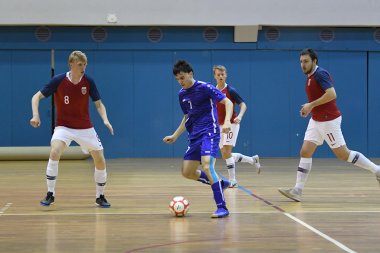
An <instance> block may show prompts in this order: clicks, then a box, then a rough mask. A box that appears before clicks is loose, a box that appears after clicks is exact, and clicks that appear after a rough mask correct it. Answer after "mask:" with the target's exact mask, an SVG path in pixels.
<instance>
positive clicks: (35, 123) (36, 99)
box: [30, 91, 45, 127]
mask: <svg viewBox="0 0 380 253" xmlns="http://www.w3.org/2000/svg"><path fill="white" fill-rule="evenodd" d="M43 98H45V96H44V95H43V94H42V93H41V91H38V92H37V93H36V94H34V95H33V97H32V113H33V116H32V119H31V120H30V125H32V127H39V126H40V125H41V120H40V113H39V111H38V107H39V105H40V100H41V99H43Z"/></svg>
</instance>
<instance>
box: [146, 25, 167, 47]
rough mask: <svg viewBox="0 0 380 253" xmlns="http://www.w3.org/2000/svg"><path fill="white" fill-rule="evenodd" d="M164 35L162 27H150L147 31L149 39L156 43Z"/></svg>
mask: <svg viewBox="0 0 380 253" xmlns="http://www.w3.org/2000/svg"><path fill="white" fill-rule="evenodd" d="M163 36H164V35H163V33H162V31H161V29H160V28H156V27H153V28H150V29H149V30H148V33H147V37H148V40H149V41H150V42H155V43H157V42H160V41H161V40H162V37H163Z"/></svg>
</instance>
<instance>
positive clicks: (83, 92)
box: [82, 87, 87, 95]
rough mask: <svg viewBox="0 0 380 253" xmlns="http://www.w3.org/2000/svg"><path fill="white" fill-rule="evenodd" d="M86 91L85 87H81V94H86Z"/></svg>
mask: <svg viewBox="0 0 380 253" xmlns="http://www.w3.org/2000/svg"><path fill="white" fill-rule="evenodd" d="M86 93H87V87H82V94H83V95H86Z"/></svg>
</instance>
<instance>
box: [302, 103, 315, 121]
mask: <svg viewBox="0 0 380 253" xmlns="http://www.w3.org/2000/svg"><path fill="white" fill-rule="evenodd" d="M312 109H313V108H312V106H311V104H310V103H307V104H303V105H302V106H301V110H300V116H301V117H303V118H306V117H307V116H308V115H309V113H310V112H311V110H312Z"/></svg>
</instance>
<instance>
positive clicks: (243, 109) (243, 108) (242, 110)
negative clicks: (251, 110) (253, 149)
mask: <svg viewBox="0 0 380 253" xmlns="http://www.w3.org/2000/svg"><path fill="white" fill-rule="evenodd" d="M239 107H240V110H239V114H238V116H236V118H235V119H234V123H236V124H240V121H241V120H242V118H243V116H244V113H245V112H246V111H247V105H246V104H245V103H244V102H241V103H240V104H239Z"/></svg>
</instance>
